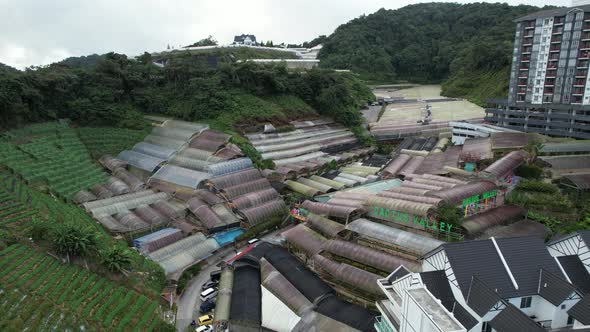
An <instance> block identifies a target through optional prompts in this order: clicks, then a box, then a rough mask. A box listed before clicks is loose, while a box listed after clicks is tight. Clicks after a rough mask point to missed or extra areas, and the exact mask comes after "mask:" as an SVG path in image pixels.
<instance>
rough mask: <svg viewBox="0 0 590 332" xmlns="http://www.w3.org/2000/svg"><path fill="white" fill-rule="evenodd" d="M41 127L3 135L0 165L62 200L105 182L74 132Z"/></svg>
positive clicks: (56, 126)
mask: <svg viewBox="0 0 590 332" xmlns="http://www.w3.org/2000/svg"><path fill="white" fill-rule="evenodd" d="M43 125H45V126H46V127H47V128H44V127H43ZM43 125H34V129H35V130H27V128H28V127H25V128H23V129H19V130H15V131H10V132H8V133H6V134H5V137H6V138H5V139H4V140H2V141H0V165H2V166H5V167H7V168H8V169H10V170H11V171H12V172H13V173H15V174H18V175H19V176H21V177H22V178H23V179H24V180H25V181H27V183H39V184H46V185H47V186H48V187H49V189H50V190H51V191H52V192H53V193H55V194H56V195H58V196H60V197H62V198H64V199H70V198H71V197H72V196H73V195H74V194H75V193H76V192H78V191H79V190H81V189H88V188H90V187H92V186H94V185H95V184H97V183H104V182H106V179H107V175H106V173H105V172H104V171H103V170H102V169H101V168H100V167H99V166H98V165H97V164H96V163H95V162H93V160H92V159H91V157H90V154H89V153H88V150H87V149H86V146H85V145H84V144H83V143H82V141H81V140H80V138H79V137H78V134H77V132H76V131H75V130H74V129H71V128H68V127H67V126H64V125H56V124H54V123H46V124H43Z"/></svg>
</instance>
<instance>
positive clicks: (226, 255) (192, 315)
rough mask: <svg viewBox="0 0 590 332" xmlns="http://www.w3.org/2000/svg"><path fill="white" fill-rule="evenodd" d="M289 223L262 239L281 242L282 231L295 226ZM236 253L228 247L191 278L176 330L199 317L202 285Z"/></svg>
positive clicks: (185, 292)
mask: <svg viewBox="0 0 590 332" xmlns="http://www.w3.org/2000/svg"><path fill="white" fill-rule="evenodd" d="M293 226H294V225H289V226H287V227H285V228H282V229H279V230H276V231H273V232H271V233H268V234H266V235H265V236H263V237H262V239H261V240H263V241H266V242H270V243H274V244H279V243H280V242H281V237H280V235H279V234H280V233H281V232H284V231H286V230H287V229H289V228H291V227H293ZM245 248H246V247H243V248H240V249H239V251H241V250H244V249H245ZM234 255H235V251H234V249H233V248H232V247H230V248H226V249H224V250H222V251H221V252H219V253H217V254H216V255H214V256H211V257H209V258H208V259H207V265H206V266H205V267H204V268H203V269H202V270H201V272H200V273H199V274H198V275H197V276H195V277H194V278H193V279H191V280H190V281H189V282H188V283H187V285H186V288H185V289H184V293H183V294H182V296H181V297H180V298H179V299H178V300H177V301H176V306H177V311H176V330H177V331H181V332H184V331H186V328H187V327H188V326H189V325H190V323H191V321H192V320H193V319H195V320H196V319H197V318H198V316H199V313H198V310H199V306H200V305H201V299H199V294H201V286H203V284H204V283H205V282H206V281H208V280H209V274H210V273H211V272H213V271H215V270H218V269H220V266H221V264H223V263H222V262H223V261H226V260H228V259H230V258H232V257H233V256H234Z"/></svg>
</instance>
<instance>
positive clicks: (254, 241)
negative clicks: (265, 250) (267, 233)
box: [248, 238, 259, 244]
mask: <svg viewBox="0 0 590 332" xmlns="http://www.w3.org/2000/svg"><path fill="white" fill-rule="evenodd" d="M258 241H259V240H258V239H256V238H254V239H252V240H250V241H248V244H254V243H256V242H258Z"/></svg>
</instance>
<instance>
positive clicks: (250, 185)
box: [221, 178, 271, 200]
mask: <svg viewBox="0 0 590 332" xmlns="http://www.w3.org/2000/svg"><path fill="white" fill-rule="evenodd" d="M268 188H271V185H270V182H269V181H268V180H267V179H265V178H260V179H257V180H253V181H249V182H244V183H241V184H238V185H235V186H231V187H226V188H224V189H222V190H221V192H222V193H223V195H224V196H225V197H226V198H227V199H230V200H231V199H233V198H235V197H238V196H241V195H244V194H247V193H250V192H253V191H259V190H264V189H268Z"/></svg>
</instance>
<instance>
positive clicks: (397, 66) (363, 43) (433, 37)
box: [319, 3, 540, 104]
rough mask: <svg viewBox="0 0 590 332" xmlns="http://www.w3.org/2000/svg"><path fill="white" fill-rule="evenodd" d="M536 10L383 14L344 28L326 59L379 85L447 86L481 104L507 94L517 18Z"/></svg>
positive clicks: (449, 7) (327, 45)
mask: <svg viewBox="0 0 590 332" xmlns="http://www.w3.org/2000/svg"><path fill="white" fill-rule="evenodd" d="M537 10H540V8H538V7H533V6H523V5H521V6H509V5H508V4H502V3H495V4H490V3H472V4H457V3H424V4H416V5H410V6H406V7H403V8H400V9H397V10H385V9H381V10H379V11H377V12H375V13H373V14H370V15H367V16H361V17H359V18H356V19H354V20H352V21H350V22H348V23H346V24H343V25H341V26H339V27H338V28H337V29H336V31H335V32H334V33H333V34H332V35H330V36H328V37H327V38H326V39H325V40H323V43H324V44H323V45H324V47H323V48H322V50H321V51H320V54H319V58H320V60H321V66H323V67H326V68H338V69H351V70H352V71H354V72H357V73H359V74H360V75H361V77H362V78H364V79H366V80H367V81H371V82H376V83H392V82H399V81H411V82H416V83H431V82H437V83H438V82H442V83H443V93H444V94H446V95H448V96H456V97H468V98H469V99H471V100H473V101H475V102H477V103H479V104H481V103H483V102H484V101H485V98H486V97H505V95H506V94H507V88H508V76H509V66H510V61H511V55H512V53H511V52H512V43H513V41H514V31H515V23H514V22H513V20H514V19H515V18H518V17H520V16H524V15H525V14H528V13H531V12H535V11H537Z"/></svg>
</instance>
